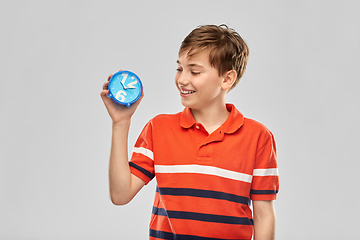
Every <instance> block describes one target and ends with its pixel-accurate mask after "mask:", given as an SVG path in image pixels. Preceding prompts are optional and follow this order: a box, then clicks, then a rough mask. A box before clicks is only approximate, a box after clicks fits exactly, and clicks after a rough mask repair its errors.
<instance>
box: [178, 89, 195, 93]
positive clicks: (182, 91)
mask: <svg viewBox="0 0 360 240" xmlns="http://www.w3.org/2000/svg"><path fill="white" fill-rule="evenodd" d="M194 92H195V91H184V90H181V93H182V94H190V93H194Z"/></svg>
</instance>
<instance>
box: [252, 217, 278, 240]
mask: <svg viewBox="0 0 360 240" xmlns="http://www.w3.org/2000/svg"><path fill="white" fill-rule="evenodd" d="M275 222H276V221H275V216H274V217H271V216H267V217H263V218H261V219H254V240H275V225H276V224H275Z"/></svg>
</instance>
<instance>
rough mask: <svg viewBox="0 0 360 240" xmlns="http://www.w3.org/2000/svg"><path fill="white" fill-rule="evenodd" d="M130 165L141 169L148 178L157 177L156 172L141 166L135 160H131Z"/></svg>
mask: <svg viewBox="0 0 360 240" xmlns="http://www.w3.org/2000/svg"><path fill="white" fill-rule="evenodd" d="M129 165H130V166H131V167H133V168H135V169H137V170H139V171H140V172H142V173H143V174H145V175H146V176H147V177H148V178H150V179H153V178H154V177H155V175H154V174H152V173H151V172H149V171H148V170H146V169H144V168H142V167H140V166H139V165H136V164H135V163H133V162H129Z"/></svg>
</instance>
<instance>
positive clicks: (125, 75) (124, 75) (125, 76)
mask: <svg viewBox="0 0 360 240" xmlns="http://www.w3.org/2000/svg"><path fill="white" fill-rule="evenodd" d="M128 75H129V74H127V73H123V74H121V76H122V77H123V79H122V80H121V84H122V85H123V86H124V88H125V81H126V79H127V76H128ZM125 89H126V88H125Z"/></svg>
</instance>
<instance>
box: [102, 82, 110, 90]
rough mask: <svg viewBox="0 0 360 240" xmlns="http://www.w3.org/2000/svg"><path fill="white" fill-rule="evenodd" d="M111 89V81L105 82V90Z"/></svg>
mask: <svg viewBox="0 0 360 240" xmlns="http://www.w3.org/2000/svg"><path fill="white" fill-rule="evenodd" d="M108 89H109V82H105V83H104V84H103V90H108Z"/></svg>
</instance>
